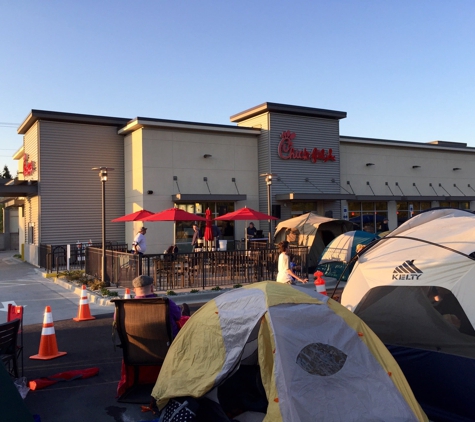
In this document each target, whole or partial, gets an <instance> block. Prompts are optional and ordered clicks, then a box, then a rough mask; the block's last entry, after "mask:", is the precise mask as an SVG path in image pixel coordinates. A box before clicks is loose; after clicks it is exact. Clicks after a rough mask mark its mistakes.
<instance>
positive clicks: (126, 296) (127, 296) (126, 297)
mask: <svg viewBox="0 0 475 422" xmlns="http://www.w3.org/2000/svg"><path fill="white" fill-rule="evenodd" d="M124 299H130V289H129V288H127V287H126V288H125V294H124Z"/></svg>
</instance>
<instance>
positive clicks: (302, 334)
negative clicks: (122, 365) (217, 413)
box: [152, 281, 427, 422]
mask: <svg viewBox="0 0 475 422" xmlns="http://www.w3.org/2000/svg"><path fill="white" fill-rule="evenodd" d="M315 294H316V295H317V297H312V296H310V295H308V294H306V293H304V291H303V290H301V289H298V288H295V287H293V286H291V285H286V284H281V283H275V282H273V281H264V282H260V283H256V284H252V285H247V286H245V287H242V288H239V289H233V290H232V291H229V292H226V293H224V294H221V295H220V296H218V297H216V298H215V299H212V300H210V301H209V302H207V303H206V304H205V305H204V306H203V307H202V308H200V310H199V311H198V312H196V313H195V314H194V315H192V317H191V318H190V319H189V320H188V322H187V323H186V324H185V325H184V327H183V328H182V329H181V331H180V332H179V334H178V336H177V337H176V338H175V340H174V341H173V343H172V344H171V346H170V349H169V351H168V353H167V356H166V358H165V361H164V363H163V366H162V369H161V371H160V374H159V376H158V379H157V382H156V384H155V387H154V389H153V391H152V396H153V397H155V398H156V399H157V400H158V404H159V407H161V408H163V407H164V406H165V405H166V404H167V403H168V401H169V400H170V399H172V398H179V397H189V396H191V397H194V398H196V399H198V401H199V402H200V400H205V399H204V398H205V397H213V400H214V401H215V402H216V401H218V402H219V404H220V406H222V408H223V410H224V411H225V412H226V413H228V414H229V413H232V412H236V409H239V411H240V412H245V411H246V410H248V409H249V408H250V407H252V408H253V409H254V411H255V412H259V413H260V414H261V418H262V419H260V420H263V421H266V422H279V421H324V420H331V421H347V422H352V421H354V422H356V421H358V422H359V421H375V420H381V421H386V422H391V421H426V420H427V418H426V416H425V414H424V412H423V411H422V410H421V408H420V406H419V405H418V403H417V402H416V400H415V398H414V396H413V394H412V392H411V389H410V387H409V385H408V384H407V382H406V380H405V378H404V375H403V374H402V372H401V370H400V369H399V367H398V365H397V364H396V362H395V360H394V359H393V358H392V356H391V354H390V353H389V352H388V351H387V349H386V348H385V347H384V345H383V344H382V343H381V341H380V340H379V339H378V338H377V337H376V336H375V335H374V333H373V332H372V331H371V330H370V329H369V328H368V327H367V326H366V325H365V324H364V323H363V322H362V321H361V320H360V319H359V318H358V317H356V316H355V315H354V314H352V313H351V312H350V311H348V310H346V309H345V308H344V307H342V306H341V305H340V304H339V303H337V302H335V301H333V300H331V299H328V298H327V297H325V296H322V295H319V294H318V293H315ZM250 392H252V394H249V393H250ZM231 417H238V416H237V415H235V414H233V415H231ZM203 420H211V419H203Z"/></svg>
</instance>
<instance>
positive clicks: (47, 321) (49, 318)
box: [43, 312, 53, 324]
mask: <svg viewBox="0 0 475 422" xmlns="http://www.w3.org/2000/svg"><path fill="white" fill-rule="evenodd" d="M52 323H53V314H52V313H51V312H47V313H46V314H45V317H44V319H43V324H52Z"/></svg>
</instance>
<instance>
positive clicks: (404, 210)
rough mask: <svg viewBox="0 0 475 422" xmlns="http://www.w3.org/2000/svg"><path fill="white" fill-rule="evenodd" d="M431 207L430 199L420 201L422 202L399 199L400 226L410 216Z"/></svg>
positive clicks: (398, 219)
mask: <svg viewBox="0 0 475 422" xmlns="http://www.w3.org/2000/svg"><path fill="white" fill-rule="evenodd" d="M430 208H431V202H430V201H420V202H418V201H411V202H407V201H397V202H396V210H397V211H396V212H397V225H398V226H400V225H401V224H402V223H404V222H405V221H407V220H408V219H409V218H411V217H414V216H415V215H417V214H420V213H421V212H422V211H426V210H428V209H430Z"/></svg>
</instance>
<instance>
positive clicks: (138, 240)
mask: <svg viewBox="0 0 475 422" xmlns="http://www.w3.org/2000/svg"><path fill="white" fill-rule="evenodd" d="M146 233H147V228H146V227H142V228H141V229H140V230H139V232H138V233H137V234H136V235H135V237H134V241H133V243H132V246H133V248H134V253H135V254H141V255H143V254H144V253H145V250H146V249H147V242H146V240H145V235H146Z"/></svg>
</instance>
